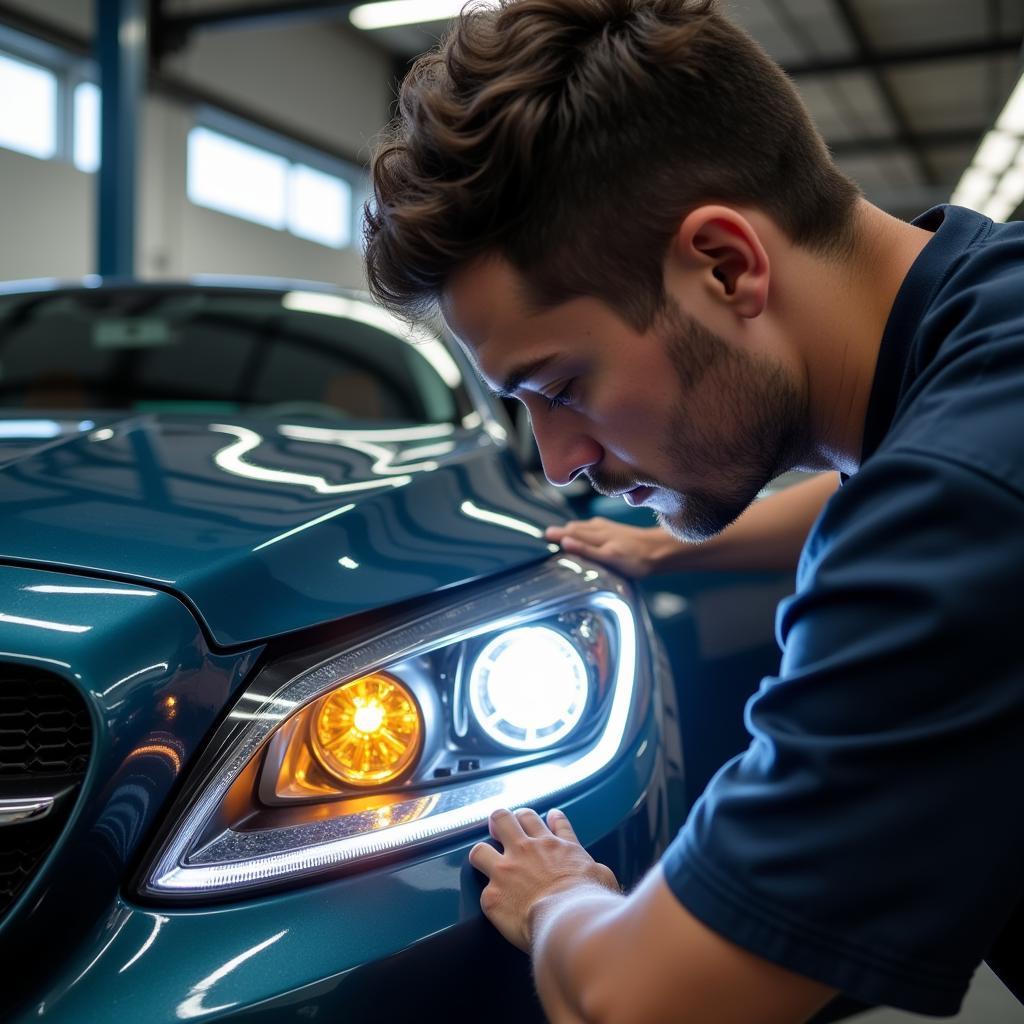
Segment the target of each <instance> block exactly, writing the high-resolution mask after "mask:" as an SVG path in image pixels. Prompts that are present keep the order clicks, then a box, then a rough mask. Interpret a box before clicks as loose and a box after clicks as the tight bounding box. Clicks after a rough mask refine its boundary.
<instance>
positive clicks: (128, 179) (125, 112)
mask: <svg viewBox="0 0 1024 1024" xmlns="http://www.w3.org/2000/svg"><path fill="white" fill-rule="evenodd" d="M96 14H97V20H96V61H97V64H98V65H99V70H100V88H101V90H102V95H103V102H102V107H101V111H102V115H101V116H102V130H101V137H100V170H99V174H98V175H97V177H98V179H99V208H98V216H97V218H96V227H97V231H96V235H97V242H98V260H97V262H98V266H97V272H98V273H100V274H102V275H103V276H105V277H109V276H130V275H132V274H134V272H135V223H136V196H137V192H138V190H137V187H136V182H137V178H138V138H139V125H140V123H141V119H142V103H143V98H144V94H145V87H146V64H147V60H148V41H147V23H146V22H147V0H96Z"/></svg>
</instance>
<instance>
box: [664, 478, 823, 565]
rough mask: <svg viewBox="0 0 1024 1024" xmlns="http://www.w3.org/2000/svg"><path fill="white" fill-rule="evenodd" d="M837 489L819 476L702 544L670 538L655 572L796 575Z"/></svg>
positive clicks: (762, 504)
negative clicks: (808, 541)
mask: <svg viewBox="0 0 1024 1024" xmlns="http://www.w3.org/2000/svg"><path fill="white" fill-rule="evenodd" d="M838 486H839V475H838V474H837V473H821V474H819V475H817V476H814V477H812V478H811V479H809V480H805V481H803V482H802V483H799V484H794V485H793V486H792V487H787V488H786V489H785V490H782V491H778V492H777V493H775V494H772V495H770V496H769V497H767V498H762V499H761V500H760V501H757V502H755V503H754V504H753V505H751V506H750V508H748V509H747V510H746V512H744V513H743V515H741V516H740V517H739V518H738V519H737V520H736V522H734V523H733V524H732V525H731V526H729V527H727V528H726V529H725V530H723V531H722V532H721V533H720V534H719V535H718V536H717V537H713V538H712V539H711V540H709V541H705V542H704V543H703V544H687V543H686V542H685V541H678V540H675V538H673V537H671V536H667V541H668V543H667V544H663V545H662V546H661V548H660V551H661V557H660V559H659V560H658V564H657V568H656V569H655V571H656V572H678V571H682V570H715V569H726V570H729V569H738V570H747V571H758V570H773V569H779V570H784V569H795V568H796V564H797V562H798V561H799V558H800V552H801V550H802V549H803V545H804V541H805V540H806V539H807V534H808V533H810V530H811V527H812V526H813V525H814V521H815V519H817V518H818V514H819V513H820V512H821V510H822V508H824V506H825V503H826V502H827V501H828V499H829V498H830V497H832V495H833V494H835V492H836V489H837V488H838Z"/></svg>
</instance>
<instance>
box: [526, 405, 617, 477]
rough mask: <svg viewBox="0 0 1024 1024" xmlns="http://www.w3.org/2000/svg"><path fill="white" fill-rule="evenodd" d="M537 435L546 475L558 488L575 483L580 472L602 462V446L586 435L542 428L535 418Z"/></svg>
mask: <svg viewBox="0 0 1024 1024" xmlns="http://www.w3.org/2000/svg"><path fill="white" fill-rule="evenodd" d="M533 436H534V437H535V438H536V439H537V448H538V449H539V450H540V459H541V463H542V464H543V466H544V475H545V476H546V477H547V478H548V480H550V481H551V483H553V484H554V485H555V486H556V487H564V486H565V485H566V484H568V483H571V482H572V481H573V480H575V479H576V477H578V476H579V475H580V473H583V472H584V471H585V470H588V469H589V468H590V467H591V466H596V465H597V464H598V463H599V462H600V461H601V456H602V454H603V452H602V449H601V446H600V445H599V444H598V443H597V441H595V440H594V439H593V438H592V437H590V436H589V435H587V434H586V433H584V432H581V431H569V430H564V429H563V430H559V429H558V428H557V427H555V428H553V429H551V428H547V427H543V426H541V427H540V429H538V423H537V420H536V418H535V419H534V421H533Z"/></svg>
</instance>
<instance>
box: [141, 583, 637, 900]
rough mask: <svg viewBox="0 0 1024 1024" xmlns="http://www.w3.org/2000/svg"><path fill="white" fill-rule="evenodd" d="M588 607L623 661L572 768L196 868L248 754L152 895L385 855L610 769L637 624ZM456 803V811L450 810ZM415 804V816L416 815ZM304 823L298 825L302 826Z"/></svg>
mask: <svg viewBox="0 0 1024 1024" xmlns="http://www.w3.org/2000/svg"><path fill="white" fill-rule="evenodd" d="M587 603H588V604H589V605H590V606H591V607H598V608H603V609H604V610H605V611H607V612H608V613H609V614H610V615H611V616H612V617H613V618H614V619H615V622H616V624H617V627H618V638H619V659H618V668H617V672H616V676H615V686H614V695H613V698H612V705H611V709H610V711H609V714H608V719H607V721H606V723H605V727H604V729H603V731H602V733H601V736H600V737H599V739H598V740H597V741H596V743H595V744H594V745H593V746H592V747H590V748H589V749H588V750H587V751H586V752H585V753H584V754H583V755H582V756H581V757H579V758H577V759H576V760H574V761H572V762H571V763H568V764H557V763H555V764H552V763H547V764H541V765H532V766H530V767H528V768H522V769H519V770H518V771H515V772H510V773H509V774H508V775H507V776H504V777H491V778H489V779H485V780H481V781H480V782H477V783H469V784H467V785H464V786H460V787H454V788H452V789H450V790H445V791H442V792H440V793H438V794H434V795H432V796H430V797H419V798H417V799H414V800H410V801H406V802H405V804H399V805H397V806H396V807H393V808H391V809H390V810H391V813H392V814H393V813H395V812H396V811H397V812H398V813H399V814H401V813H402V811H401V808H402V807H403V806H407V805H415V804H416V803H417V801H423V800H427V801H434V803H433V804H431V806H430V808H427V809H425V810H426V816H424V817H416V818H414V819H413V820H411V821H408V820H407V821H403V822H400V823H397V824H393V825H390V826H388V827H385V828H376V829H373V830H372V831H371V830H370V829H371V828H372V821H373V819H374V816H375V813H376V812H366V813H365V814H362V815H351V816H349V817H350V818H352V819H356V820H354V821H353V822H352V823H351V824H354V825H355V826H356V827H358V826H359V825H366V826H367V827H366V828H365V829H364V830H363V831H362V833H361V834H356V835H348V836H344V837H342V838H333V839H329V840H327V841H324V842H319V843H316V844H313V845H309V846H306V847H303V848H300V849H291V850H286V851H283V852H279V853H269V854H265V855H258V856H255V857H247V858H246V859H245V860H238V861H235V862H228V863H225V862H224V861H223V860H220V862H218V863H206V864H201V863H196V862H195V861H196V858H195V857H194V858H193V859H192V861H191V862H188V861H187V860H186V858H185V857H183V854H184V852H185V848H186V846H187V844H188V842H189V840H190V838H191V836H193V835H194V834H195V833H196V831H197V827H196V826H198V825H199V824H201V822H202V821H204V820H205V819H206V817H207V816H208V814H209V813H210V811H211V810H212V805H213V804H215V803H216V802H219V799H220V797H222V796H223V794H224V792H225V791H226V789H227V787H228V785H229V784H230V782H231V781H232V780H233V779H234V777H235V776H236V775H237V772H238V771H239V770H241V767H243V766H244V763H246V762H247V761H248V756H247V757H246V758H245V760H244V761H242V763H241V764H239V763H238V761H236V762H235V764H234V766H233V768H232V770H231V771H230V772H229V775H228V777H227V778H226V779H224V780H222V782H221V784H220V785H219V786H218V787H216V792H215V793H214V794H212V798H211V799H210V800H206V801H203V802H202V803H201V805H199V806H197V807H196V808H194V809H193V812H192V813H191V814H189V815H188V816H187V818H186V821H185V823H184V825H183V827H182V828H181V829H180V830H179V832H178V833H177V835H176V836H175V841H174V842H172V843H171V844H170V846H169V847H168V848H167V849H166V850H165V851H164V853H163V855H162V856H161V857H160V859H159V861H158V863H157V866H156V870H155V871H154V873H153V877H154V880H153V882H152V883H151V884H150V887H149V888H150V891H152V892H163V893H174V892H177V893H202V892H212V891H218V890H225V889H233V888H242V887H245V886H246V885H247V884H251V883H254V882H260V881H266V880H268V879H275V878H281V877H284V876H288V875H293V874H297V873H300V872H303V871H308V870H310V869H315V868H319V867H323V866H325V865H328V864H344V863H350V862H352V861H354V860H357V859H359V858H361V857H367V856H370V855H373V854H378V853H383V852H386V851H388V850H394V849H397V848H400V847H404V846H409V845H412V844H415V843H421V842H423V841H425V840H429V839H436V838H439V837H441V836H444V835H450V834H453V833H456V832H460V831H463V830H465V829H468V828H472V827H478V826H480V825H482V824H483V823H484V822H485V821H486V820H487V817H488V815H489V814H490V813H491V811H493V810H495V809H496V808H498V807H522V806H526V805H529V804H533V803H537V802H539V801H541V800H545V799H546V798H548V797H550V796H553V795H554V794H555V793H559V792H563V791H565V790H567V789H569V788H571V787H573V786H575V785H577V784H578V783H580V782H583V781H584V780H585V779H587V778H589V777H591V776H592V775H594V774H596V773H597V772H599V771H601V770H602V769H603V768H605V767H606V766H607V765H608V764H609V763H610V762H611V761H612V760H613V759H614V757H615V756H616V754H617V753H618V752H619V749H620V747H621V744H622V740H623V737H624V736H625V732H626V727H627V725H628V722H629V712H630V708H631V705H632V703H633V695H634V690H635V684H636V669H637V636H636V622H635V619H634V617H633V613H632V610H631V609H630V607H629V605H628V604H627V603H626V601H625V600H623V599H622V598H621V597H618V596H615V595H613V594H609V593H600V594H597V595H594V596H591V597H590V598H589V600H588V601H587ZM451 804H456V806H450V805H451ZM415 809H416V808H415V807H412V808H410V811H415ZM332 823H335V824H336V825H337V826H338V827H342V828H343V827H344V826H345V818H338V819H333V822H332V821H326V822H317V823H314V827H316V828H319V829H320V830H321V831H322V830H324V829H326V828H329V827H330V826H331V825H332ZM304 827H306V826H297V827H296V828H297V829H302V828H304ZM293 831H294V830H289V829H282V830H279V831H275V834H276V835H278V836H280V837H282V838H287V835H288V834H289V833H293ZM259 835H260V834H259V833H248V834H244V833H238V832H232V831H230V830H229V831H228V832H226V833H224V834H223V835H222V836H221V837H219V838H218V839H217V840H215V841H214V842H213V843H211V844H210V845H208V846H207V847H205V848H204V849H203V850H202V851H200V852H199V854H198V856H199V857H201V858H204V859H205V858H222V857H223V856H224V855H227V854H229V853H230V852H237V851H238V850H239V849H240V848H245V847H246V845H247V843H248V842H249V840H250V838H252V837H257V838H256V841H257V844H258V841H259V840H258V837H259Z"/></svg>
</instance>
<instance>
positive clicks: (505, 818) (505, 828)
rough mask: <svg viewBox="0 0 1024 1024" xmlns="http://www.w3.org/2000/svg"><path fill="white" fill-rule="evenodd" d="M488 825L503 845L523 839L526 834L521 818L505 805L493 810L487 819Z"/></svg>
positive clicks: (492, 833)
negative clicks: (520, 822) (520, 821)
mask: <svg viewBox="0 0 1024 1024" xmlns="http://www.w3.org/2000/svg"><path fill="white" fill-rule="evenodd" d="M487 827H488V829H490V833H491V835H492V836H494V838H495V839H497V840H498V842H499V843H501V845H502V846H508V845H509V844H510V843H514V842H515V841H516V840H517V839H522V838H523V835H524V833H523V826H522V825H520V824H519V819H518V818H517V817H516V816H515V815H514V814H513V813H512V812H511V811H510V810H507V809H506V808H504V807H501V808H499V809H498V810H496V811H491V816H490V818H488V819H487Z"/></svg>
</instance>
